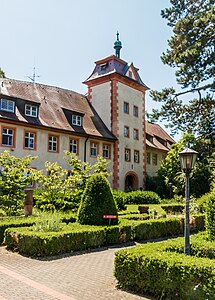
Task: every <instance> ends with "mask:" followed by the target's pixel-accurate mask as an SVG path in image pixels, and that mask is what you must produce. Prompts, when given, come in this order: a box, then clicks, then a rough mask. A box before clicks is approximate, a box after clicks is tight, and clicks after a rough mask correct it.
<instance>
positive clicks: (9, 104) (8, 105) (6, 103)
mask: <svg viewBox="0 0 215 300" xmlns="http://www.w3.org/2000/svg"><path fill="white" fill-rule="evenodd" d="M14 107H15V102H14V101H11V100H6V99H1V103H0V108H1V110H6V111H10V112H14Z"/></svg>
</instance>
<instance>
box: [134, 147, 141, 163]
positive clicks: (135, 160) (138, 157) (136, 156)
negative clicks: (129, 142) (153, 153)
mask: <svg viewBox="0 0 215 300" xmlns="http://www.w3.org/2000/svg"><path fill="white" fill-rule="evenodd" d="M134 162H135V163H139V162H140V152H139V151H138V150H134Z"/></svg>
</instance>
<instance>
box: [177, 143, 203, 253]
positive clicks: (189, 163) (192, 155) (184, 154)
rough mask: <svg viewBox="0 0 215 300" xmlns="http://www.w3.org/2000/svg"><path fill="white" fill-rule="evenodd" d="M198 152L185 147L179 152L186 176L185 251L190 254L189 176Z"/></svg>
mask: <svg viewBox="0 0 215 300" xmlns="http://www.w3.org/2000/svg"><path fill="white" fill-rule="evenodd" d="M197 154H198V152H196V151H194V150H192V149H189V148H185V149H184V150H183V151H181V152H179V157H180V162H181V168H182V170H183V171H184V173H185V176H186V184H185V199H186V204H185V227H184V238H185V243H184V253H185V254H186V255H190V214H189V213H190V212H189V210H190V208H189V197H190V186H189V178H190V173H191V171H192V169H193V168H194V165H195V161H196V157H197Z"/></svg>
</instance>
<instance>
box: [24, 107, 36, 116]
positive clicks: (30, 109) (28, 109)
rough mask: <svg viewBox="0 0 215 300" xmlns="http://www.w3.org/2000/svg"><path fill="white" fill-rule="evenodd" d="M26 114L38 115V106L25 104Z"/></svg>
mask: <svg viewBox="0 0 215 300" xmlns="http://www.w3.org/2000/svg"><path fill="white" fill-rule="evenodd" d="M25 115H26V116H29V117H35V118H36V117H37V106H34V105H29V104H26V105H25Z"/></svg>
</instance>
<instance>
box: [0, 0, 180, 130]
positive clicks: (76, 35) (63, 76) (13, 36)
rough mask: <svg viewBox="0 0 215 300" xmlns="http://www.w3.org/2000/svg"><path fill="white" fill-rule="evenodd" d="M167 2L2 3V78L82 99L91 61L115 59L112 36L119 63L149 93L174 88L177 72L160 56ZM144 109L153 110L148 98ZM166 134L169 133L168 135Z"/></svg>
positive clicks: (52, 0) (2, 0)
mask: <svg viewBox="0 0 215 300" xmlns="http://www.w3.org/2000/svg"><path fill="white" fill-rule="evenodd" d="M168 6H170V3H169V1H168V0H162V1H159V0H133V1H131V0H108V1H107V0H60V1H59V0H37V1H35V0H34V1H33V0H18V1H17V0H0V10H1V47H0V67H1V68H2V69H3V70H4V71H5V73H6V76H7V77H9V78H13V79H19V80H29V78H28V76H32V74H33V67H34V66H35V67H36V75H40V77H38V78H36V82H39V83H44V84H48V85H54V86H59V87H63V88H68V89H71V90H74V91H76V92H80V93H83V94H85V93H86V92H87V89H86V86H85V85H83V84H82V82H83V81H84V80H85V79H86V78H87V77H88V76H89V75H90V74H91V72H92V70H93V68H94V62H95V61H96V60H99V59H101V58H104V57H106V56H109V55H111V54H114V49H113V43H114V41H115V39H116V31H117V30H118V31H119V33H120V40H121V41H122V44H123V48H122V50H121V58H122V59H123V60H125V61H127V62H133V63H134V65H135V66H136V67H138V68H139V69H140V71H139V73H140V75H141V77H142V79H143V81H144V82H145V83H146V84H147V85H148V86H149V87H150V88H151V89H158V90H159V89H162V88H163V87H169V86H175V84H176V83H175V76H174V72H175V70H173V69H171V68H170V67H168V66H166V65H164V64H163V63H162V62H161V59H160V56H161V54H162V52H165V50H166V49H167V47H168V45H167V40H168V39H169V38H170V36H171V29H170V28H169V27H168V26H167V24H166V20H164V19H162V18H161V16H160V11H161V9H163V8H165V7H168ZM146 99H147V103H146V108H147V110H148V111H150V110H151V108H152V107H157V104H156V103H155V102H153V101H152V100H151V99H150V97H149V94H147V97H146ZM169 133H170V132H169Z"/></svg>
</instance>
